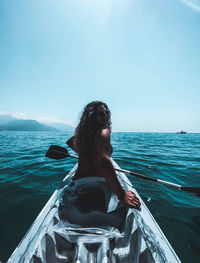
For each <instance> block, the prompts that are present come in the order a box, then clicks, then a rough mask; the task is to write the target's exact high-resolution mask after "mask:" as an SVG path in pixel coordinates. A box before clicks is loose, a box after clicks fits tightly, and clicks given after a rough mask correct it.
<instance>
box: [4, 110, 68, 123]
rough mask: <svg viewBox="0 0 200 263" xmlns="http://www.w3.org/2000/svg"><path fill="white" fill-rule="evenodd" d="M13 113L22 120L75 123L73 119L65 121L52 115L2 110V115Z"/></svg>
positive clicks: (14, 116) (12, 114)
mask: <svg viewBox="0 0 200 263" xmlns="http://www.w3.org/2000/svg"><path fill="white" fill-rule="evenodd" d="M7 114H9V115H11V116H12V117H13V118H16V119H20V120H36V121H38V122H42V123H62V124H67V125H72V126H73V123H72V122H71V121H64V120H61V119H58V118H52V117H43V116H34V115H28V114H26V113H22V112H5V111H0V115H7Z"/></svg>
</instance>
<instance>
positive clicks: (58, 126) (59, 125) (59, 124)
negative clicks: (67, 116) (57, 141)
mask: <svg viewBox="0 0 200 263" xmlns="http://www.w3.org/2000/svg"><path fill="white" fill-rule="evenodd" d="M48 125H49V126H52V127H54V128H56V129H59V130H61V131H67V132H73V131H74V127H72V126H71V125H68V124H65V123H62V122H57V123H56V122H51V123H48Z"/></svg>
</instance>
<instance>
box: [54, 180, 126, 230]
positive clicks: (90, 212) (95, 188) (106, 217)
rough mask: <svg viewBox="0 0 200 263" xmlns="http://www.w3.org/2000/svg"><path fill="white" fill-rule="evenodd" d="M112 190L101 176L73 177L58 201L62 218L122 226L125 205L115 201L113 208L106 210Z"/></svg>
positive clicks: (124, 216)
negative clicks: (116, 203)
mask: <svg viewBox="0 0 200 263" xmlns="http://www.w3.org/2000/svg"><path fill="white" fill-rule="evenodd" d="M112 196H113V193H112V190H111V189H110V187H109V186H108V184H107V182H106V180H105V179H104V178H103V177H85V178H81V179H78V180H76V181H73V182H72V183H71V185H70V186H69V187H66V188H65V189H64V191H63V195H62V198H61V201H60V205H59V209H58V211H59V217H60V219H61V220H64V221H66V220H67V221H68V222H69V223H71V224H76V225H80V226H82V227H100V226H113V227H116V228H118V229H119V230H120V229H121V228H122V227H123V225H124V222H125V218H126V214H127V208H126V207H125V206H123V205H122V204H121V203H118V205H117V207H116V208H115V210H113V211H111V212H108V205H109V201H110V198H112Z"/></svg>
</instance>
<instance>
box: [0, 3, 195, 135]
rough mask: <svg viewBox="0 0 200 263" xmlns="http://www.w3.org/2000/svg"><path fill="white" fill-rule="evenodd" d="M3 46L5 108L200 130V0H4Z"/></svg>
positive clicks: (129, 125) (144, 127) (0, 96)
mask: <svg viewBox="0 0 200 263" xmlns="http://www.w3.org/2000/svg"><path fill="white" fill-rule="evenodd" d="M0 47H1V48H0V111H1V112H4V113H15V114H16V115H18V116H21V117H24V116H25V117H27V118H28V117H31V118H36V119H45V118H49V119H51V118H54V119H59V120H63V121H66V122H69V123H71V124H73V125H76V124H77V122H78V117H79V116H80V112H81V110H82V108H83V106H84V105H86V104H87V103H88V102H90V101H92V100H96V99H98V100H102V101H105V102H106V103H107V104H108V106H109V108H110V110H111V112H112V122H113V130H114V131H158V132H176V131H179V130H182V129H183V130H187V131H188V132H200V117H199V116H200V114H199V112H200V103H199V101H200V1H199V0H193V1H192V0H191V1H190V0H184V1H183V0H167V1H164V0H10V1H7V0H1V1H0Z"/></svg>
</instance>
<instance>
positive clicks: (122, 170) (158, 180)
mask: <svg viewBox="0 0 200 263" xmlns="http://www.w3.org/2000/svg"><path fill="white" fill-rule="evenodd" d="M68 156H70V157H73V158H76V159H78V156H76V155H73V154H69V155H68ZM114 169H115V171H118V172H122V173H125V174H129V175H133V176H136V177H139V178H142V179H145V180H148V181H151V182H156V183H159V184H162V185H166V186H169V187H172V188H176V189H178V190H181V185H178V184H174V183H170V182H167V181H164V180H160V179H156V178H151V177H147V176H144V175H142V174H138V173H134V172H131V171H128V170H124V169H120V168H115V167H114Z"/></svg>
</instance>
